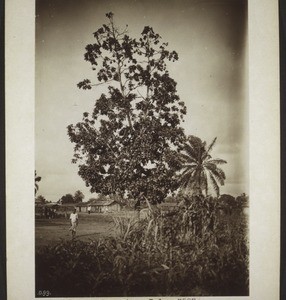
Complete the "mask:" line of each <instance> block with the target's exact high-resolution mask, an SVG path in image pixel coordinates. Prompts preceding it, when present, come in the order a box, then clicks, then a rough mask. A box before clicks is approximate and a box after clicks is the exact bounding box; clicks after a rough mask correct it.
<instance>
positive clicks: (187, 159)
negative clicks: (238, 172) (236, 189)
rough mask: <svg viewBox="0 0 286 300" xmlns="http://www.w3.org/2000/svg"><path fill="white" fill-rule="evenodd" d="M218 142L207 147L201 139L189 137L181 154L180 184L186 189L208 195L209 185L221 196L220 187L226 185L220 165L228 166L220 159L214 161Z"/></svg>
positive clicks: (213, 142)
mask: <svg viewBox="0 0 286 300" xmlns="http://www.w3.org/2000/svg"><path fill="white" fill-rule="evenodd" d="M215 142H216V138H215V139H214V140H213V141H212V142H211V144H210V145H209V146H207V144H206V142H203V141H202V140H201V139H200V138H198V137H195V136H189V137H188V139H187V141H186V143H185V145H184V147H183V151H182V152H181V153H180V157H181V161H182V166H181V168H182V173H181V175H180V184H181V186H182V187H183V188H185V189H190V190H192V191H194V192H198V193H202V191H205V193H206V195H207V194H208V191H209V183H211V185H212V186H213V188H214V190H215V192H216V194H217V195H219V192H220V190H219V185H224V180H225V173H224V171H223V170H222V169H221V168H219V167H218V165H221V164H226V161H225V160H223V159H220V158H216V159H213V158H212V156H211V155H210V152H211V150H212V149H213V147H214V145H215Z"/></svg>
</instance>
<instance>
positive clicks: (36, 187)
mask: <svg viewBox="0 0 286 300" xmlns="http://www.w3.org/2000/svg"><path fill="white" fill-rule="evenodd" d="M41 179H42V177H40V176H37V171H35V195H36V194H37V191H38V190H39V184H38V183H39V182H40V181H41Z"/></svg>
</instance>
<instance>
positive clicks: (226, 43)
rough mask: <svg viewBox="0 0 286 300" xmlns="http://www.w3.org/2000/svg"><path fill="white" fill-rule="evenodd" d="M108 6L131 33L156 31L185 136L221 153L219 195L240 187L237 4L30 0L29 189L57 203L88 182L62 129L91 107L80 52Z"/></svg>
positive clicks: (242, 109) (244, 114)
mask: <svg viewBox="0 0 286 300" xmlns="http://www.w3.org/2000/svg"><path fill="white" fill-rule="evenodd" d="M109 11H112V12H113V13H114V14H115V16H114V20H115V22H116V23H117V25H119V26H120V27H122V28H124V27H125V25H126V24H128V28H129V34H130V35H131V36H133V37H137V36H139V34H140V33H141V32H142V29H143V28H144V26H145V25H150V26H152V27H153V28H154V30H155V32H157V33H159V34H160V35H161V36H162V38H163V41H165V42H169V49H172V50H176V51H177V52H178V54H179V61H178V62H176V63H173V64H172V65H171V66H170V68H169V70H170V74H171V76H172V77H173V78H174V79H175V80H176V81H177V83H178V94H179V96H180V98H181V100H183V101H185V103H186V105H187V115H186V117H185V122H184V123H183V124H182V125H183V127H184V128H185V131H186V133H187V134H193V135H196V136H199V137H200V138H201V139H203V140H205V141H207V143H210V142H211V141H212V139H213V138H215V137H217V138H218V140H217V144H216V146H215V148H214V150H213V152H212V154H213V157H215V158H222V159H225V160H227V162H228V164H227V165H225V166H223V169H224V170H225V173H226V177H227V180H226V182H225V186H224V187H222V188H221V193H229V194H232V195H239V194H240V193H242V192H247V193H248V155H247V153H248V98H247V94H248V90H247V88H248V87H247V76H246V74H247V64H246V61H247V53H246V49H247V44H246V40H247V36H246V19H247V16H246V12H245V11H246V10H245V1H240V0H239V1H236V0H227V1H216V0H211V1H199V0H196V1H195V0H158V1H156V0H153V1H151V0H150V1H145V0H144V1H143V0H137V1H136V0H122V1H120V0H110V1H109V0H80V1H79V0H52V1H50V0H38V1H37V3H36V100H35V102H36V104H35V105H36V116H35V132H36V140H35V144H36V166H35V168H36V170H37V174H38V175H40V176H41V177H42V181H41V182H40V184H39V186H40V189H39V192H38V195H43V196H44V197H45V198H46V199H47V200H50V201H57V200H58V199H59V198H61V196H63V195H65V194H67V193H72V194H74V192H75V191H76V190H81V191H83V193H84V194H85V196H86V197H85V200H88V199H89V198H90V197H91V194H90V193H89V189H88V188H86V187H85V183H84V182H83V181H82V179H81V178H80V177H79V176H78V174H77V166H76V165H74V164H71V159H72V156H73V144H71V143H70V141H69V138H68V135H67V126H68V125H69V124H74V123H76V122H78V121H81V119H82V113H83V112H85V111H88V112H91V111H92V108H93V105H94V102H95V100H96V98H97V97H98V96H99V94H100V92H101V90H95V89H94V90H91V91H83V90H79V89H78V88H77V86H76V85H77V83H78V82H79V81H81V80H83V79H85V78H89V79H93V78H95V74H96V73H95V72H92V71H91V67H90V64H89V63H87V62H85V61H84V59H83V55H84V52H85V49H84V48H85V46H86V45H87V44H89V43H92V42H93V41H94V39H93V35H92V33H93V32H94V31H96V30H97V29H98V28H99V27H100V26H101V25H102V24H104V23H105V22H106V20H107V19H106V17H105V13H107V12H109Z"/></svg>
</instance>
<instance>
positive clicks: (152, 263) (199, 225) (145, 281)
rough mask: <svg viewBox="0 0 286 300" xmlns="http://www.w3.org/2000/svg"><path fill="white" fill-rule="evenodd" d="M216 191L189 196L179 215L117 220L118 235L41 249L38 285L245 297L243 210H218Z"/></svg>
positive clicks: (103, 292)
mask: <svg viewBox="0 0 286 300" xmlns="http://www.w3.org/2000/svg"><path fill="white" fill-rule="evenodd" d="M216 203H217V201H216V199H213V198H211V197H204V196H197V197H192V198H186V203H185V206H183V207H181V208H180V209H179V210H178V211H177V212H176V213H173V214H171V213H170V214H169V215H167V216H162V215H161V214H159V213H154V214H153V215H152V216H151V218H149V219H143V220H138V219H131V218H129V219H128V218H115V220H114V221H115V225H116V226H117V228H118V236H117V237H116V238H111V237H110V238H105V239H99V240H96V241H90V242H89V243H87V242H85V243H84V242H80V241H75V242H65V243H61V244H59V245H57V246H48V247H44V248H42V249H40V250H38V251H37V253H36V286H37V290H43V289H46V288H47V287H49V289H50V291H51V293H52V296H53V297H68V296H101V297H103V296H178V295H180V296H187V295H188V296H190V295H196V296H199V295H205V296H210V295H216V296H220V295H221V296H237V295H240V296H246V295H248V244H247V239H246V237H247V226H246V220H245V217H244V216H243V214H242V213H241V212H239V211H237V212H236V214H237V215H236V216H235V217H234V216H233V217H232V218H229V217H228V216H227V215H222V216H221V215H220V214H218V212H217V205H216Z"/></svg>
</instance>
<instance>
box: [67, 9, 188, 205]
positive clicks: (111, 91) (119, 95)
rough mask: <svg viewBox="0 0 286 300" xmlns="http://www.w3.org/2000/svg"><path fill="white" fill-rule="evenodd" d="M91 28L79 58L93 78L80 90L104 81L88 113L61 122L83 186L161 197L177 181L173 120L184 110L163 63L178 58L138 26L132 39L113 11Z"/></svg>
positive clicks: (178, 132) (178, 140)
mask: <svg viewBox="0 0 286 300" xmlns="http://www.w3.org/2000/svg"><path fill="white" fill-rule="evenodd" d="M106 16H107V18H108V23H107V24H104V25H103V26H102V27H100V28H99V29H98V30H97V31H96V32H94V34H93V35H94V39H95V41H94V43H93V44H89V45H87V46H86V48H85V49H86V53H85V55H84V58H85V60H86V61H88V62H89V63H90V64H91V65H92V69H93V70H94V71H95V72H96V78H97V80H96V81H95V82H91V80H89V79H84V80H83V81H81V82H80V83H78V87H79V88H81V89H92V88H95V87H97V86H98V85H104V84H105V85H106V93H103V94H101V96H100V97H99V98H98V99H97V100H96V101H95V105H94V108H93V111H92V113H91V114H89V113H88V112H85V113H84V114H83V120H82V121H81V122H79V123H77V124H75V125H69V126H68V135H69V138H70V140H71V142H72V143H74V144H75V147H74V151H75V153H74V159H73V162H74V163H78V164H79V175H80V176H81V177H82V178H83V179H84V181H85V182H86V185H87V186H89V187H90V188H91V192H97V193H103V194H106V195H107V194H115V193H117V194H119V195H121V196H124V197H129V198H137V199H139V198H142V199H145V200H146V199H148V200H149V201H151V202H153V203H157V202H161V201H162V200H163V199H164V198H165V197H166V196H167V194H168V193H169V192H170V191H173V190H175V189H176V188H177V181H176V180H175V174H176V171H177V170H178V167H179V162H178V155H177V153H178V149H179V148H180V146H181V144H182V142H183V140H184V132H183V129H182V128H181V127H180V123H181V121H182V120H183V116H184V115H185V114H186V107H185V105H184V102H182V101H180V98H179V96H178V95H177V90H176V85H177V84H176V82H175V80H174V79H172V78H171V77H170V74H169V72H168V70H167V63H169V62H174V61H176V60H178V54H177V53H176V52H175V51H169V50H168V49H167V47H168V44H167V43H164V42H162V39H161V37H160V35H159V34H157V33H155V32H154V30H153V28H152V27H149V26H145V27H144V29H143V31H142V33H141V35H140V38H139V39H135V38H131V37H130V36H129V35H128V32H127V26H126V28H125V29H124V30H120V29H119V28H117V27H116V26H115V24H114V21H113V14H112V13H108V14H106Z"/></svg>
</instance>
